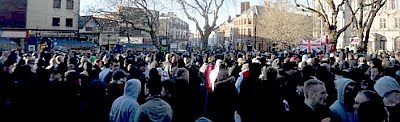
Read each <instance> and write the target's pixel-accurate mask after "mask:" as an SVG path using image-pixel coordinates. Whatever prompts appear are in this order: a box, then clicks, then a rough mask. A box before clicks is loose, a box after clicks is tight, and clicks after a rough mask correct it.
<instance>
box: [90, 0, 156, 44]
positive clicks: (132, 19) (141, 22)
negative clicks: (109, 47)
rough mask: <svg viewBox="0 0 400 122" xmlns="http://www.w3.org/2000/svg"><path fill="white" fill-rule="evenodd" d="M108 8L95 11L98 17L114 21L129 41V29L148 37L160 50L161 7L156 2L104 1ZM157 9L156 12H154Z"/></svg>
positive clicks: (136, 0) (153, 0) (148, 0)
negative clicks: (145, 34)
mask: <svg viewBox="0 0 400 122" xmlns="http://www.w3.org/2000/svg"><path fill="white" fill-rule="evenodd" d="M104 3H105V4H106V5H103V6H108V7H109V8H100V9H96V10H95V12H96V13H97V14H100V16H102V17H105V18H107V19H110V20H112V21H116V22H118V23H120V24H119V30H120V31H122V33H124V34H126V35H127V37H128V41H129V40H130V39H129V37H130V33H132V32H130V30H131V29H130V28H132V29H133V30H137V31H141V32H145V33H147V34H149V35H150V38H151V41H152V43H153V44H154V45H155V46H156V47H157V49H161V45H160V42H159V40H158V27H159V11H157V10H161V9H162V8H163V6H160V5H162V4H161V3H160V1H158V0H105V2H104ZM156 8H157V10H156Z"/></svg>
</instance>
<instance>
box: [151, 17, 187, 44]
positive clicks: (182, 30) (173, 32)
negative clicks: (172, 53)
mask: <svg viewBox="0 0 400 122" xmlns="http://www.w3.org/2000/svg"><path fill="white" fill-rule="evenodd" d="M159 21H160V26H159V28H158V35H159V36H160V37H165V38H168V39H169V41H170V43H171V44H173V45H175V44H176V45H178V46H177V47H178V48H181V49H182V48H186V45H188V41H189V38H190V35H189V34H190V30H189V24H188V23H187V22H185V21H183V20H182V19H180V18H178V17H177V16H176V14H175V13H173V12H168V13H162V14H161V15H160V17H159Z"/></svg>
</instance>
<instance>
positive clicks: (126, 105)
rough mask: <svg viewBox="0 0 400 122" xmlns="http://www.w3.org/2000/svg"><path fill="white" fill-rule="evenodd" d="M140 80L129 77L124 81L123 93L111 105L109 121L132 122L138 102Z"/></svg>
mask: <svg viewBox="0 0 400 122" xmlns="http://www.w3.org/2000/svg"><path fill="white" fill-rule="evenodd" d="M140 87H141V84H140V81H139V80H137V79H131V80H129V81H127V82H126V83H125V88H124V95H122V96H121V97H119V98H117V99H116V100H115V101H114V102H113V104H112V107H111V111H110V122H133V121H134V119H135V115H136V112H137V109H138V108H139V104H138V103H137V101H136V100H137V98H138V95H139V93H140Z"/></svg>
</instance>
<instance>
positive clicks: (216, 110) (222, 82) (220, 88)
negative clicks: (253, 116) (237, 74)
mask: <svg viewBox="0 0 400 122" xmlns="http://www.w3.org/2000/svg"><path fill="white" fill-rule="evenodd" d="M228 76H229V73H228V70H227V69H226V68H225V66H224V65H221V67H220V70H219V72H218V76H217V80H216V81H215V90H214V92H213V93H212V94H211V95H210V96H209V97H210V98H209V109H208V110H209V111H208V113H209V116H210V118H211V120H213V121H216V122H234V121H235V116H234V115H235V111H236V108H237V102H238V101H237V97H238V94H237V91H236V88H235V78H234V76H231V77H228ZM243 121H244V120H243Z"/></svg>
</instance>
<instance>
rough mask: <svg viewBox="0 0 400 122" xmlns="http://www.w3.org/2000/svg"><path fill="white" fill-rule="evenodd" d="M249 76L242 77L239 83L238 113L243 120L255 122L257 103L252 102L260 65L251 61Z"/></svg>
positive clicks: (257, 83)
mask: <svg viewBox="0 0 400 122" xmlns="http://www.w3.org/2000/svg"><path fill="white" fill-rule="evenodd" d="M249 71H250V76H249V77H248V78H244V80H243V81H242V83H241V85H240V93H239V111H238V112H239V114H240V116H241V119H242V121H243V122H255V121H256V120H258V119H257V118H256V113H257V110H256V109H257V108H258V107H259V105H257V104H256V103H254V102H255V101H256V100H257V87H258V85H259V82H260V79H259V76H260V74H261V65H260V64H258V63H251V64H250V67H249Z"/></svg>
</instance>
